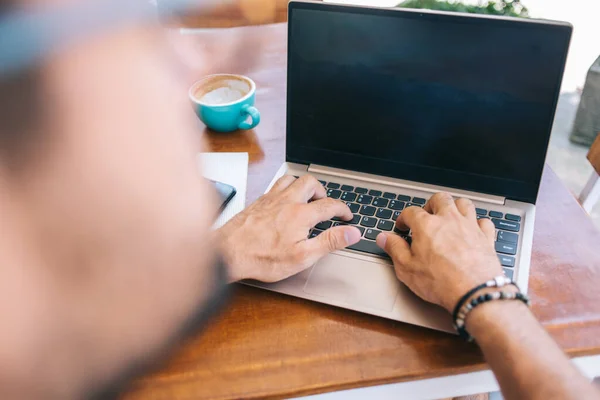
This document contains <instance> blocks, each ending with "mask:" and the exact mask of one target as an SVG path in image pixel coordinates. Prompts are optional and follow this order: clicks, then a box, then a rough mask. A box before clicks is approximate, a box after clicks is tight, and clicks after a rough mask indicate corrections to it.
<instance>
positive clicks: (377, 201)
mask: <svg viewBox="0 0 600 400" xmlns="http://www.w3.org/2000/svg"><path fill="white" fill-rule="evenodd" d="M388 203H389V200H388V199H384V198H383V197H377V198H375V200H373V205H374V206H375V207H387V205H388Z"/></svg>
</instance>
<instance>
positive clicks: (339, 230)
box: [305, 226, 361, 265]
mask: <svg viewBox="0 0 600 400" xmlns="http://www.w3.org/2000/svg"><path fill="white" fill-rule="evenodd" d="M360 237H361V232H360V230H358V228H355V227H353V226H336V227H335V228H330V229H327V230H326V231H325V232H323V233H321V234H320V235H319V236H317V237H315V238H313V239H308V240H307V241H305V243H306V246H307V247H306V248H305V254H306V256H307V261H308V264H309V265H312V264H314V263H316V262H317V261H319V259H321V258H322V257H324V256H326V255H327V254H329V253H331V252H332V251H335V250H341V249H343V248H346V247H348V246H350V245H352V244H354V243H357V242H358V241H359V240H360Z"/></svg>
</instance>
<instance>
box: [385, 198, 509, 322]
mask: <svg viewBox="0 0 600 400" xmlns="http://www.w3.org/2000/svg"><path fill="white" fill-rule="evenodd" d="M396 226H397V227H398V229H400V230H407V229H410V230H411V231H412V245H411V246H409V245H408V243H407V242H406V241H405V240H404V239H403V238H401V237H400V236H398V235H396V234H393V233H382V234H380V235H379V236H377V244H378V245H379V246H380V247H381V248H383V249H384V250H385V251H386V252H387V253H388V254H389V255H390V257H391V258H392V260H393V262H394V267H395V269H396V275H397V276H398V279H400V281H402V282H403V283H404V284H406V285H407V286H408V287H409V288H410V289H411V290H412V291H413V292H414V293H416V294H417V295H418V296H419V297H421V298H423V299H424V300H427V301H429V302H431V303H434V304H437V305H440V306H442V307H444V308H445V309H446V310H448V311H450V312H452V309H453V308H454V307H455V305H456V303H457V302H458V300H459V299H460V297H461V296H463V295H464V294H465V293H466V292H468V291H469V290H470V289H471V288H473V287H475V286H477V285H479V284H481V283H483V282H485V281H487V280H489V279H492V278H494V277H495V276H498V275H501V274H502V267H501V266H500V262H499V261H498V258H497V256H496V252H495V251H494V240H495V227H494V224H493V223H492V222H491V221H490V220H488V219H485V218H484V219H480V220H477V216H476V212H475V206H474V205H473V203H472V202H471V201H470V200H467V199H458V200H456V201H454V199H453V198H452V196H450V195H449V194H448V193H437V194H435V195H434V196H432V197H431V199H430V200H429V202H428V203H427V204H426V205H425V207H424V208H423V209H421V208H420V207H408V208H407V209H405V210H404V211H403V212H402V214H401V215H400V217H399V218H398V220H397V221H396Z"/></svg>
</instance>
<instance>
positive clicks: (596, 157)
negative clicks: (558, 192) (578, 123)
mask: <svg viewBox="0 0 600 400" xmlns="http://www.w3.org/2000/svg"><path fill="white" fill-rule="evenodd" d="M587 158H588V160H590V163H591V164H592V167H594V171H592V175H591V176H590V179H589V180H588V182H587V184H586V185H585V188H584V189H583V191H582V192H581V195H580V196H579V202H580V203H581V205H582V206H583V208H584V209H585V210H586V211H587V212H588V213H589V212H591V211H592V208H593V207H594V205H595V204H596V203H597V202H598V200H600V134H599V135H598V136H597V137H596V140H595V141H594V143H593V144H592V147H591V148H590V152H589V153H588V156H587Z"/></svg>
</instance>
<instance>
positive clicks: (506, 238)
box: [498, 231, 519, 244]
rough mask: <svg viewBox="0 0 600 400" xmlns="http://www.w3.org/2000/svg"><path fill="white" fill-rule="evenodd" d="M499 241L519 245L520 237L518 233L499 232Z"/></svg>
mask: <svg viewBox="0 0 600 400" xmlns="http://www.w3.org/2000/svg"><path fill="white" fill-rule="evenodd" d="M498 240H499V241H501V242H507V243H515V244H516V243H517V242H518V241H519V235H517V234H516V233H510V232H504V231H498Z"/></svg>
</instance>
